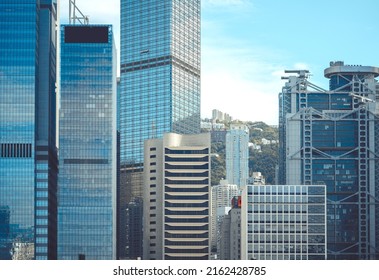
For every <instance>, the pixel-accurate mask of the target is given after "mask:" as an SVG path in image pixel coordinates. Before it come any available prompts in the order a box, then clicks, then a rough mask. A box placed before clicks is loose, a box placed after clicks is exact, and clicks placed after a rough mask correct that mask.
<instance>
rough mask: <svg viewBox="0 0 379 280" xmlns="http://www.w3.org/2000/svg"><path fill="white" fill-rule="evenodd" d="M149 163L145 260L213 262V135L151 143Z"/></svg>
mask: <svg viewBox="0 0 379 280" xmlns="http://www.w3.org/2000/svg"><path fill="white" fill-rule="evenodd" d="M144 163H145V167H144V178H145V186H146V188H145V189H144V202H145V203H144V211H143V215H144V219H143V222H144V238H143V242H144V244H143V250H144V254H143V257H144V259H155V260H173V259H178V260H185V259H192V260H207V259H209V254H210V186H209V184H210V135H209V133H203V134H197V135H181V134H176V133H167V134H165V135H164V136H163V139H162V138H161V139H150V140H146V142H145V162H144Z"/></svg>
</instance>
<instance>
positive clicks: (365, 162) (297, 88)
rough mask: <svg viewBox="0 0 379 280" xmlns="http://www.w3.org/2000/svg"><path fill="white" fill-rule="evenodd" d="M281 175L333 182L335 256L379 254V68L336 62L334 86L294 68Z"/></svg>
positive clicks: (284, 115) (330, 71)
mask: <svg viewBox="0 0 379 280" xmlns="http://www.w3.org/2000/svg"><path fill="white" fill-rule="evenodd" d="M287 73H294V74H296V75H292V76H289V77H288V78H287V79H288V81H287V83H286V84H285V86H284V87H283V90H282V93H281V94H280V95H279V104H280V114H279V131H280V183H286V184H306V185H309V184H325V185H326V186H327V242H328V259H378V258H379V246H378V244H379V234H378V232H379V222H378V215H379V210H378V209H379V203H378V201H379V200H378V199H379V187H378V186H379V177H378V174H379V157H378V151H379V141H378V139H379V119H378V113H379V112H378V109H377V105H376V104H375V101H377V98H378V92H379V91H378V89H379V87H378V82H377V80H376V79H375V77H377V76H378V75H379V68H377V67H370V66H357V65H345V64H344V63H343V62H341V61H337V62H332V63H331V64H330V67H329V68H327V69H325V73H324V74H325V77H326V78H328V79H329V90H325V89H322V88H320V87H319V86H317V85H314V84H312V83H311V82H310V81H309V79H308V71H307V70H303V71H287Z"/></svg>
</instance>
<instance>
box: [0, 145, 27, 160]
mask: <svg viewBox="0 0 379 280" xmlns="http://www.w3.org/2000/svg"><path fill="white" fill-rule="evenodd" d="M0 157H3V158H31V157H32V144H25V143H17V144H15V143H6V144H5V143H2V144H0Z"/></svg>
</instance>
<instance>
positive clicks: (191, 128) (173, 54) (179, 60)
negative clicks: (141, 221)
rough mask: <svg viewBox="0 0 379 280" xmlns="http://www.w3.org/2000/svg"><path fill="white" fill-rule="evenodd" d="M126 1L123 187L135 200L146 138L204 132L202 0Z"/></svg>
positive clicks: (123, 20) (140, 184)
mask: <svg viewBox="0 0 379 280" xmlns="http://www.w3.org/2000/svg"><path fill="white" fill-rule="evenodd" d="M120 3H121V70H120V71H121V100H120V101H121V115H120V125H121V128H120V129H121V188H124V189H125V190H123V192H125V193H126V195H127V198H126V203H129V201H131V200H132V198H134V197H142V193H143V190H142V189H143V177H142V175H143V174H142V173H143V146H144V141H145V140H146V139H149V138H160V137H163V134H164V133H166V132H175V133H180V134H196V133H199V132H200V0H190V1H171V0H163V1H146V0H142V1H141V0H138V1H137V0H133V1H130V0H128V1H127V0H121V1H120ZM127 234H129V233H127ZM141 234H142V229H141ZM120 246H121V247H122V248H125V247H126V246H127V245H126V244H120ZM120 254H121V255H120V257H122V258H123V257H127V256H126V255H125V252H124V253H123V252H120Z"/></svg>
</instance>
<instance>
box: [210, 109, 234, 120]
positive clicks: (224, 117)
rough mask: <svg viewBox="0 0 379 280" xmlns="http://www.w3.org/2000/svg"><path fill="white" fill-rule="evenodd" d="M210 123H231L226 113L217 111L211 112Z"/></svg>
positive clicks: (230, 118)
mask: <svg viewBox="0 0 379 280" xmlns="http://www.w3.org/2000/svg"><path fill="white" fill-rule="evenodd" d="M212 121H213V122H216V121H220V122H227V123H229V122H231V121H232V117H231V116H230V115H229V114H227V113H224V112H221V111H219V110H217V109H213V110H212Z"/></svg>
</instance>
